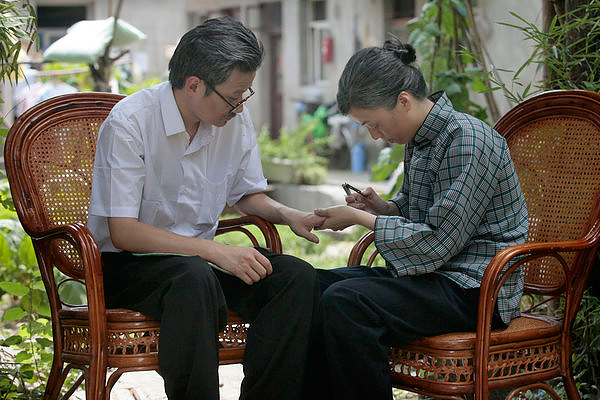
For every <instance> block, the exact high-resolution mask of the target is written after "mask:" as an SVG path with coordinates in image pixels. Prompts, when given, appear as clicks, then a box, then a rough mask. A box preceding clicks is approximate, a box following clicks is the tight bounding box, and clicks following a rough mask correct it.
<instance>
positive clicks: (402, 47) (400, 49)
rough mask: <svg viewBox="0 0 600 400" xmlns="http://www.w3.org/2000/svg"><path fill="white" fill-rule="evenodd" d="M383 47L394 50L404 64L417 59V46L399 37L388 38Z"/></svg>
mask: <svg viewBox="0 0 600 400" xmlns="http://www.w3.org/2000/svg"><path fill="white" fill-rule="evenodd" d="M383 49H384V50H388V51H392V52H393V53H394V54H395V55H396V57H398V58H399V59H400V60H401V61H402V62H403V63H404V64H411V63H412V62H414V61H415V60H416V59H417V53H416V51H415V48H414V47H412V46H411V45H410V44H408V43H402V42H401V41H400V40H399V39H397V38H393V39H389V40H386V41H385V43H383Z"/></svg>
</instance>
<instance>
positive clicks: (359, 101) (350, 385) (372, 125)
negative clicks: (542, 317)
mask: <svg viewBox="0 0 600 400" xmlns="http://www.w3.org/2000/svg"><path fill="white" fill-rule="evenodd" d="M414 61H415V50H414V49H413V47H412V46H410V45H405V44H402V43H401V42H400V41H398V40H396V39H393V40H388V41H386V42H385V44H384V45H383V47H372V48H366V49H362V50H360V51H358V52H357V53H356V54H355V55H354V56H352V58H351V59H350V60H349V61H348V64H347V65H346V67H345V69H344V72H343V73H342V76H341V78H340V80H339V87H338V94H337V102H338V107H339V109H340V111H341V113H343V114H349V115H350V116H351V117H352V118H353V119H354V120H356V121H357V122H358V123H360V124H361V125H364V126H366V127H367V128H368V130H369V133H370V134H371V136H372V137H373V139H383V140H385V141H387V142H391V143H399V144H406V148H405V160H404V181H403V185H402V188H401V189H400V191H399V193H398V194H397V196H396V197H395V198H394V199H393V200H391V201H385V200H383V199H382V198H381V197H379V196H378V195H377V194H376V193H375V192H374V191H373V189H372V188H367V189H366V190H364V191H363V192H362V194H359V193H353V194H352V195H349V196H347V197H346V201H347V205H343V206H335V207H331V208H326V209H317V210H315V214H317V215H319V216H322V217H325V218H326V220H325V221H324V222H323V223H322V224H321V229H327V228H329V229H334V230H339V229H344V228H346V227H348V226H351V225H355V224H358V225H362V226H365V227H367V228H368V229H372V230H374V231H375V245H376V246H377V249H378V250H379V252H380V253H381V255H382V256H383V258H384V259H385V261H386V265H387V266H386V267H377V268H368V267H364V266H356V267H349V268H340V269H334V270H319V272H318V273H319V278H320V282H321V288H322V290H323V294H322V296H321V301H320V315H319V318H320V320H319V323H320V326H319V333H320V340H321V341H320V342H319V343H317V345H315V347H314V349H313V354H312V357H313V368H314V369H313V372H316V373H317V374H316V375H318V376H320V377H324V376H326V375H327V374H328V375H329V378H328V380H329V387H330V388H333V394H331V393H324V392H323V391H319V392H320V394H321V395H323V396H324V397H327V398H336V399H345V400H348V399H391V398H392V391H391V384H390V372H389V364H388V353H387V349H388V346H390V345H400V344H403V343H406V342H409V341H412V340H414V339H416V338H419V337H422V336H431V335H437V334H442V333H448V332H455V331H465V330H474V329H475V326H476V321H477V306H478V299H479V286H480V283H481V278H482V276H483V273H484V271H485V269H486V267H487V265H488V263H489V261H490V260H491V259H492V258H493V257H494V255H495V254H496V253H497V252H498V251H499V250H501V249H503V248H505V247H508V246H511V245H515V244H518V243H524V242H525V237H526V234H527V229H528V223H527V209H526V205H525V200H524V197H523V193H522V192H521V188H520V185H519V181H518V178H517V175H516V173H515V169H514V165H513V162H512V160H511V158H510V153H509V149H508V147H507V144H506V141H505V140H504V138H502V137H501V136H500V135H499V134H498V133H497V132H495V131H494V130H493V129H492V128H491V127H490V126H488V125H487V124H485V123H484V122H482V121H480V120H478V119H476V118H474V117H473V116H470V115H467V114H463V113H460V112H458V111H456V110H455V109H454V108H453V106H452V103H451V102H450V100H449V99H448V97H447V96H446V94H445V93H443V92H438V93H434V94H432V95H431V96H429V97H427V88H426V84H425V80H424V79H423V76H422V74H421V72H420V71H419V70H418V69H417V68H415V67H413V66H412V65H411V64H412V63H413V62H414ZM522 288H523V280H522V272H521V271H520V270H517V271H516V272H514V273H513V274H512V275H511V276H510V277H509V278H508V280H507V282H506V284H505V285H504V286H503V288H502V290H501V292H500V295H499V300H498V303H497V305H496V312H495V316H494V327H496V328H500V327H504V326H506V325H508V323H509V322H510V320H511V319H512V318H515V317H517V316H518V315H519V302H520V299H521V294H522ZM318 368H324V369H326V371H322V370H321V371H320V370H319V369H318ZM325 372H326V373H327V374H325ZM320 384H321V385H323V382H320ZM329 396H332V397H329Z"/></svg>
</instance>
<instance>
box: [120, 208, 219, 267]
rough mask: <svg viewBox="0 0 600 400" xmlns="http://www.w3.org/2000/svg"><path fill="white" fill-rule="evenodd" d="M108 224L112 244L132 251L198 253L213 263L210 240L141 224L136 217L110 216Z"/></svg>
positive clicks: (212, 242) (213, 247)
mask: <svg viewBox="0 0 600 400" xmlns="http://www.w3.org/2000/svg"><path fill="white" fill-rule="evenodd" d="M108 227H109V230H110V237H111V240H112V242H113V245H114V246H115V247H116V248H118V249H121V250H126V251H130V252H132V253H172V254H185V255H191V256H200V257H202V258H204V259H205V260H207V261H211V262H214V260H213V259H211V258H213V257H214V253H215V251H214V250H215V247H216V246H218V243H216V242H214V241H212V240H206V239H197V238H191V237H187V236H182V235H179V234H176V233H173V232H171V231H168V230H165V229H161V228H157V227H155V226H152V225H148V224H144V223H142V222H139V221H137V220H136V219H135V218H109V219H108Z"/></svg>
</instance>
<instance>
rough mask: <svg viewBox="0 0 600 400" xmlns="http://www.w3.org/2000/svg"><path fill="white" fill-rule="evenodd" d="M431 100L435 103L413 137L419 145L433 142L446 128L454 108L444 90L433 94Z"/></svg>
mask: <svg viewBox="0 0 600 400" xmlns="http://www.w3.org/2000/svg"><path fill="white" fill-rule="evenodd" d="M429 100H431V101H433V102H434V105H433V107H432V108H431V110H430V111H429V114H427V117H426V118H425V121H423V124H422V125H421V127H420V128H419V130H418V131H417V134H416V135H415V137H414V139H413V141H414V143H415V145H416V146H417V147H422V146H425V145H427V144H429V143H431V141H432V140H433V139H434V138H435V137H436V136H437V135H438V134H439V133H440V132H442V131H443V130H444V128H445V127H446V124H447V123H448V120H449V118H450V116H451V115H452V111H453V110H454V107H453V106H452V102H451V101H450V99H449V98H448V96H447V95H446V93H445V92H443V91H440V92H436V93H434V94H432V95H431V96H429Z"/></svg>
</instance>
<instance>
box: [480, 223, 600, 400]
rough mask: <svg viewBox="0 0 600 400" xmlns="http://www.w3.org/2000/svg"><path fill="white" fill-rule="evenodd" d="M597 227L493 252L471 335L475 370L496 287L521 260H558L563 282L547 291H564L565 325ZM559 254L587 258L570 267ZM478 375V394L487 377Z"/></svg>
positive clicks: (483, 351)
mask: <svg viewBox="0 0 600 400" xmlns="http://www.w3.org/2000/svg"><path fill="white" fill-rule="evenodd" d="M598 229H599V227H598V226H596V227H595V228H594V229H593V230H592V231H590V233H588V235H586V237H584V238H583V239H581V240H572V241H563V242H538V243H525V244H520V245H515V246H511V247H507V248H505V249H503V250H501V251H500V252H498V254H496V256H495V257H494V258H493V259H492V261H490V263H489V265H488V267H487V268H486V270H485V273H484V274H483V278H482V281H481V287H480V295H479V308H478V319H477V331H476V336H475V369H476V370H481V371H485V370H487V364H488V358H489V346H490V336H491V325H492V316H493V312H494V307H495V304H496V300H497V298H498V293H499V292H500V288H501V287H502V285H503V284H504V282H505V281H506V279H507V278H508V277H509V276H510V274H511V273H512V272H514V271H515V270H516V269H517V268H519V267H520V266H521V265H523V264H524V263H526V262H528V261H532V260H535V259H537V258H542V257H552V258H554V259H556V260H557V261H558V264H559V265H560V266H561V267H562V269H563V271H564V274H565V283H564V285H562V286H561V287H559V288H557V289H556V290H555V293H549V294H559V293H562V292H566V293H567V298H566V301H567V305H566V309H567V310H569V311H568V312H569V315H568V316H567V315H566V314H565V318H566V321H567V322H565V323H567V324H568V321H569V320H572V318H574V317H575V314H576V313H577V309H578V306H577V305H576V304H573V303H575V302H579V301H580V299H581V294H582V292H583V286H584V284H585V279H578V278H577V277H578V275H579V274H580V273H581V272H582V269H583V268H588V269H589V268H590V267H589V266H588V265H587V264H589V262H590V261H591V258H592V257H594V256H595V250H596V248H597V246H598V241H597V238H596V239H594V236H597V235H598V232H597V231H598ZM561 253H580V256H582V257H587V258H588V260H585V259H583V260H576V261H575V264H573V265H574V266H575V268H574V269H571V268H569V265H568V263H567V261H566V260H565V258H564V257H563V256H562V255H561ZM581 253H583V254H581ZM586 253H587V254H586ZM517 257H519V260H516V261H515V262H514V263H513V265H511V266H510V267H509V268H507V269H506V270H505V271H503V270H504V269H505V268H506V266H507V265H508V263H509V262H511V261H513V260H515V258H517ZM584 275H585V274H584ZM574 284H575V285H578V287H577V290H573V286H574ZM573 295H575V297H573ZM481 376H482V379H483V381H485V382H483V381H479V380H476V382H475V384H476V388H475V394H476V395H479V396H481V395H482V394H483V392H484V389H483V388H485V387H487V383H486V382H487V379H488V377H487V374H482V375H481Z"/></svg>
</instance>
